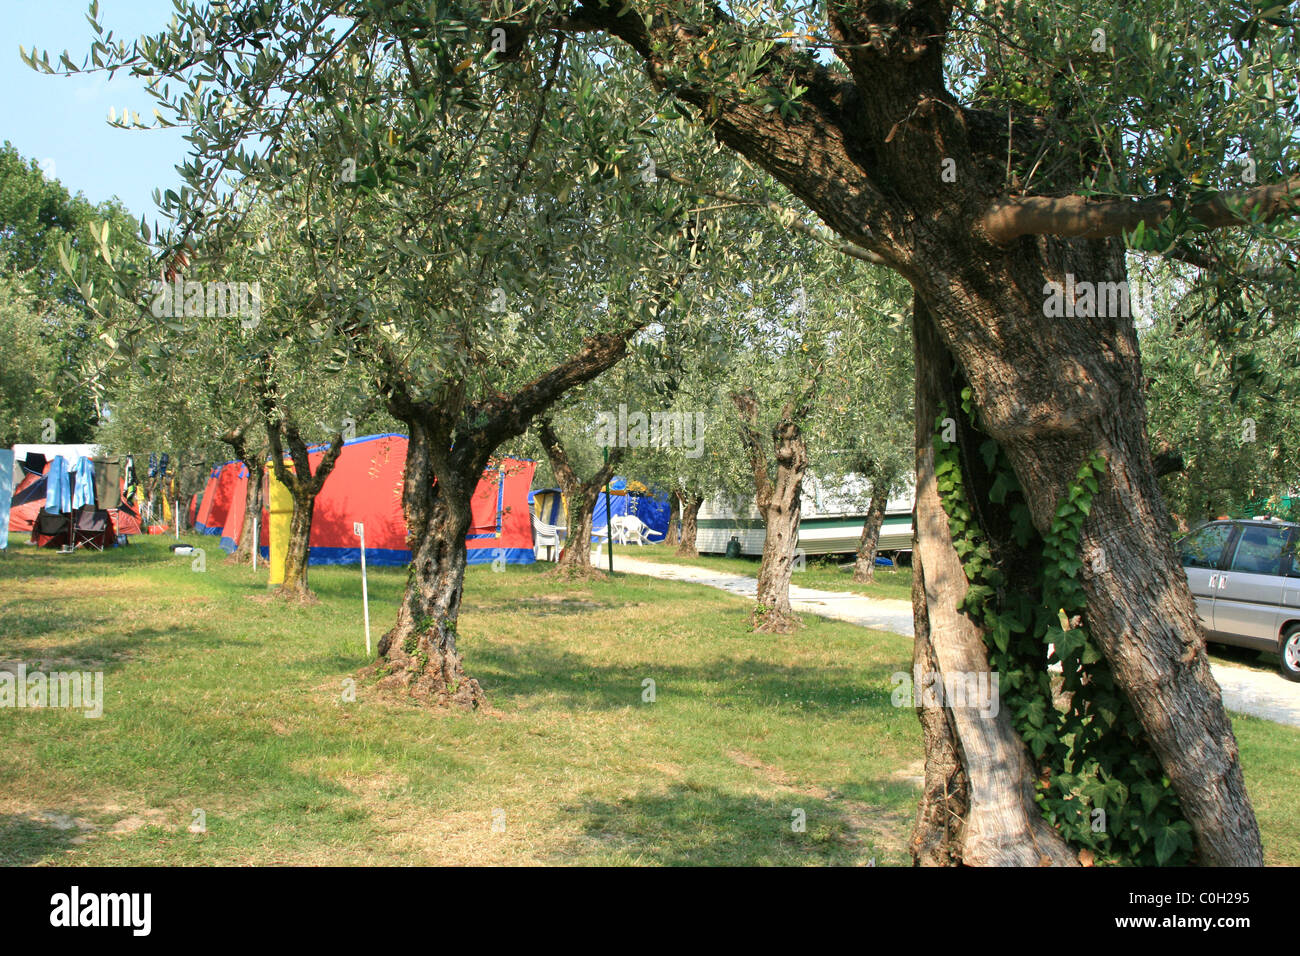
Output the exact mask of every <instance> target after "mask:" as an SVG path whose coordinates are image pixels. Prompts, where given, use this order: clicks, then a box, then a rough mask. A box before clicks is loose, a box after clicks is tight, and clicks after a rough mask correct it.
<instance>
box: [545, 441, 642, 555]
mask: <svg viewBox="0 0 1300 956" xmlns="http://www.w3.org/2000/svg"><path fill="white" fill-rule="evenodd" d="M538 436H539V437H540V438H541V442H542V448H543V449H544V450H545V451H546V457H547V460H548V461H550V463H551V471H553V472H554V473H555V479H556V481H558V482H559V483H560V490H561V491H562V492H563V494H564V499H565V501H566V502H567V503H568V506H567V511H566V516H565V523H566V526H567V528H568V531H567V533H566V534H565V539H564V549H563V550H562V551H561V552H560V560H559V561H558V562H556V565H555V567H554V568H553V569H552V570H551V571H550V572H549V573H551V574H555V575H559V576H562V577H575V576H579V577H590V576H600V575H601V574H602V573H603V572H601V571H600V570H599V569H597V568H593V567H592V564H591V532H592V523H593V521H594V516H595V512H596V504H597V500H598V499H599V497H600V494H601V490H602V489H603V488H604V486H605V483H606V482H607V481H609V479H610V478H612V477H613V475H614V471H615V469H616V468H617V467H618V463H619V462H620V461H621V460H622V458H623V449H622V448H615V449H613V450H612V451H611V452H610V454H609V457H608V458H607V459H606V460H605V461H604V462H603V463H602V464H601V466H600V468H599V469H597V471H596V473H595V474H594V475H592V477H591V478H589V479H588V480H586V481H583V480H582V479H581V478H579V477H578V473H577V471H576V470H575V469H574V467H573V462H572V460H571V459H570V458H569V454H568V452H567V451H566V450H565V448H564V443H563V442H562V441H561V440H560V436H559V435H558V434H557V433H556V431H555V428H554V426H553V424H552V423H551V421H550V419H546V418H543V419H540V420H539V421H538ZM612 517H613V516H612V515H608V514H607V515H606V516H605V534H606V536H607V537H606V539H605V540H606V541H607V542H608V541H609V537H608V536H610V535H612V534H613V531H614V529H613V521H612Z"/></svg>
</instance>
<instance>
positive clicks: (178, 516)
mask: <svg viewBox="0 0 1300 956" xmlns="http://www.w3.org/2000/svg"><path fill="white" fill-rule="evenodd" d="M172 510H173V511H174V512H175V514H176V540H177V541H179V540H180V539H181V499H179V498H177V499H176V507H175V508H173V509H172Z"/></svg>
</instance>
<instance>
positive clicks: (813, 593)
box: [600, 551, 1300, 727]
mask: <svg viewBox="0 0 1300 956" xmlns="http://www.w3.org/2000/svg"><path fill="white" fill-rule="evenodd" d="M600 566H601V567H604V566H605V565H604V559H602V560H601V564H600ZM614 570H615V571H627V572H629V573H631V574H645V575H649V576H650V577H655V578H666V579H668V580H670V581H687V582H690V583H692V584H704V585H707V586H709V587H713V588H720V589H721V590H723V591H728V592H730V593H732V594H736V595H739V596H741V597H747V598H753V597H754V594H755V592H756V591H757V589H758V581H757V580H756V579H755V578H751V577H749V576H748V575H744V574H733V573H731V572H729V571H712V570H710V569H708V568H697V567H690V566H688V565H684V564H663V563H660V562H658V561H641V560H638V559H637V558H629V557H626V556H625V553H621V552H618V551H616V552H615V553H614ZM798 579H799V578H798V574H796V575H795V578H794V580H796V581H797V580H798ZM790 604H791V605H792V606H793V607H794V609H795V610H796V611H800V612H803V613H805V614H816V615H818V616H819V617H829V618H834V619H835V620H837V621H847V622H849V623H850V624H859V625H861V626H862V627H870V628H874V629H875V630H878V631H892V632H893V633H895V634H902V635H903V636H905V637H911V636H912V635H913V631H912V605H911V603H910V602H908V601H893V600H886V599H882V598H869V597H862V596H861V595H859V594H849V593H846V592H844V591H819V590H817V589H815V588H801V587H799V586H798V585H797V584H792V585H791V586H790ZM1210 671H1211V673H1213V674H1214V679H1215V680H1217V681H1218V682H1219V687H1220V689H1222V691H1223V703H1224V706H1226V707H1227V708H1228V709H1229V710H1235V711H1236V712H1237V713H1241V714H1250V715H1252V716H1254V717H1263V718H1264V719H1265V720H1272V721H1275V722H1277V723H1279V724H1289V725H1291V726H1292V727H1300V683H1293V682H1292V681H1289V680H1287V679H1286V678H1284V677H1282V675H1280V674H1277V673H1273V672H1269V671H1258V670H1251V669H1250V668H1247V667H1236V666H1234V665H1232V664H1222V663H1219V662H1218V661H1214V662H1211V664H1210Z"/></svg>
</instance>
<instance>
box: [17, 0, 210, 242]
mask: <svg viewBox="0 0 1300 956" xmlns="http://www.w3.org/2000/svg"><path fill="white" fill-rule="evenodd" d="M88 5H89V0H0V15H2V18H0V22H3V24H4V30H3V32H4V39H3V41H0V89H3V90H4V95H3V96H0V141H4V140H8V141H10V142H11V143H13V145H14V146H15V147H16V148H17V150H18V151H19V152H20V153H21V154H22V155H23V156H24V157H26V158H28V159H35V160H37V161H38V162H42V163H44V164H45V167H44V168H46V169H48V170H49V171H51V172H52V173H53V176H54V178H56V179H58V180H60V181H61V182H62V183H63V185H64V186H66V187H67V189H68V191H69V192H71V193H74V194H75V193H77V192H81V193H84V194H85V196H86V198H87V199H89V200H91V201H92V202H99V201H101V200H105V199H109V198H111V197H113V196H117V197H118V198H119V199H121V200H122V202H123V203H125V204H126V206H127V208H128V209H130V210H131V212H132V214H133V215H134V216H135V218H136V219H139V218H140V216H141V215H142V214H144V215H147V217H148V219H149V221H150V223H152V222H153V221H154V219H155V218H156V213H155V209H154V204H153V191H154V189H156V188H161V189H167V188H175V187H176V185H177V183H178V182H179V181H180V174H179V173H177V172H176V170H175V169H174V167H175V166H176V165H178V164H179V163H181V162H182V161H183V160H184V159H185V156H186V143H185V141H184V138H183V130H180V129H169V130H159V131H150V132H140V131H130V132H128V131H125V130H119V129H113V128H112V127H110V126H109V125H108V110H109V107H114V108H116V110H117V112H118V113H119V114H120V113H121V112H122V109H123V107H129V108H131V109H133V110H135V111H136V112H137V113H139V114H140V115H141V116H142V117H148V116H152V115H153V100H152V99H150V97H149V96H148V95H147V94H146V93H145V92H144V84H143V83H141V82H139V81H137V80H134V79H132V78H131V77H129V76H127V75H126V74H125V73H119V74H118V75H117V76H116V77H114V78H113V79H112V80H111V81H110V80H109V79H108V75H107V74H105V73H94V74H85V75H81V76H72V77H62V76H44V75H41V74H39V73H36V72H35V71H34V70H32V69H31V68H30V67H28V66H27V65H26V64H25V63H23V61H22V60H21V59H19V57H18V46H19V44H21V45H22V46H23V47H24V48H25V49H27V50H31V49H32V47H36V48H37V49H38V50H48V51H49V53H50V62H51V63H54V62H55V61H56V60H57V58H58V54H60V53H62V52H63V51H64V50H67V51H68V53H69V56H70V57H71V59H72V61H73V62H74V63H80V62H81V61H82V60H83V59H84V57H85V54H86V52H87V51H88V50H89V49H90V42H91V39H92V37H93V35H94V34H93V33H92V31H91V29H90V24H89V23H88V22H87V21H86V16H85V14H86V10H87V7H88ZM173 12H174V10H173V7H172V4H171V0H99V20H100V23H101V24H102V25H103V27H104V29H105V31H108V30H112V31H113V33H114V39H118V38H121V39H125V40H127V41H130V40H133V39H135V38H136V37H137V36H139V35H140V34H141V33H153V32H157V31H158V30H159V29H161V28H162V27H164V26H165V25H166V24H167V22H168V20H170V19H171V16H172V13H173ZM47 175H49V173H48V172H47Z"/></svg>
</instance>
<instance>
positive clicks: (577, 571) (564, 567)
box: [542, 564, 609, 581]
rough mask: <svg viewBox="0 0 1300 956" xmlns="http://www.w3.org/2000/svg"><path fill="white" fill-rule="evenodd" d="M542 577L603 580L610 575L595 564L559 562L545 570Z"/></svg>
mask: <svg viewBox="0 0 1300 956" xmlns="http://www.w3.org/2000/svg"><path fill="white" fill-rule="evenodd" d="M542 577H544V578H551V579H552V580H558V581H603V580H605V578H607V577H609V575H608V574H606V573H605V572H604V571H602V570H600V568H598V567H596V566H595V565H594V564H587V565H582V564H557V565H556V566H555V567H553V568H551V569H550V570H549V571H545V572H543V573H542Z"/></svg>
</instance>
